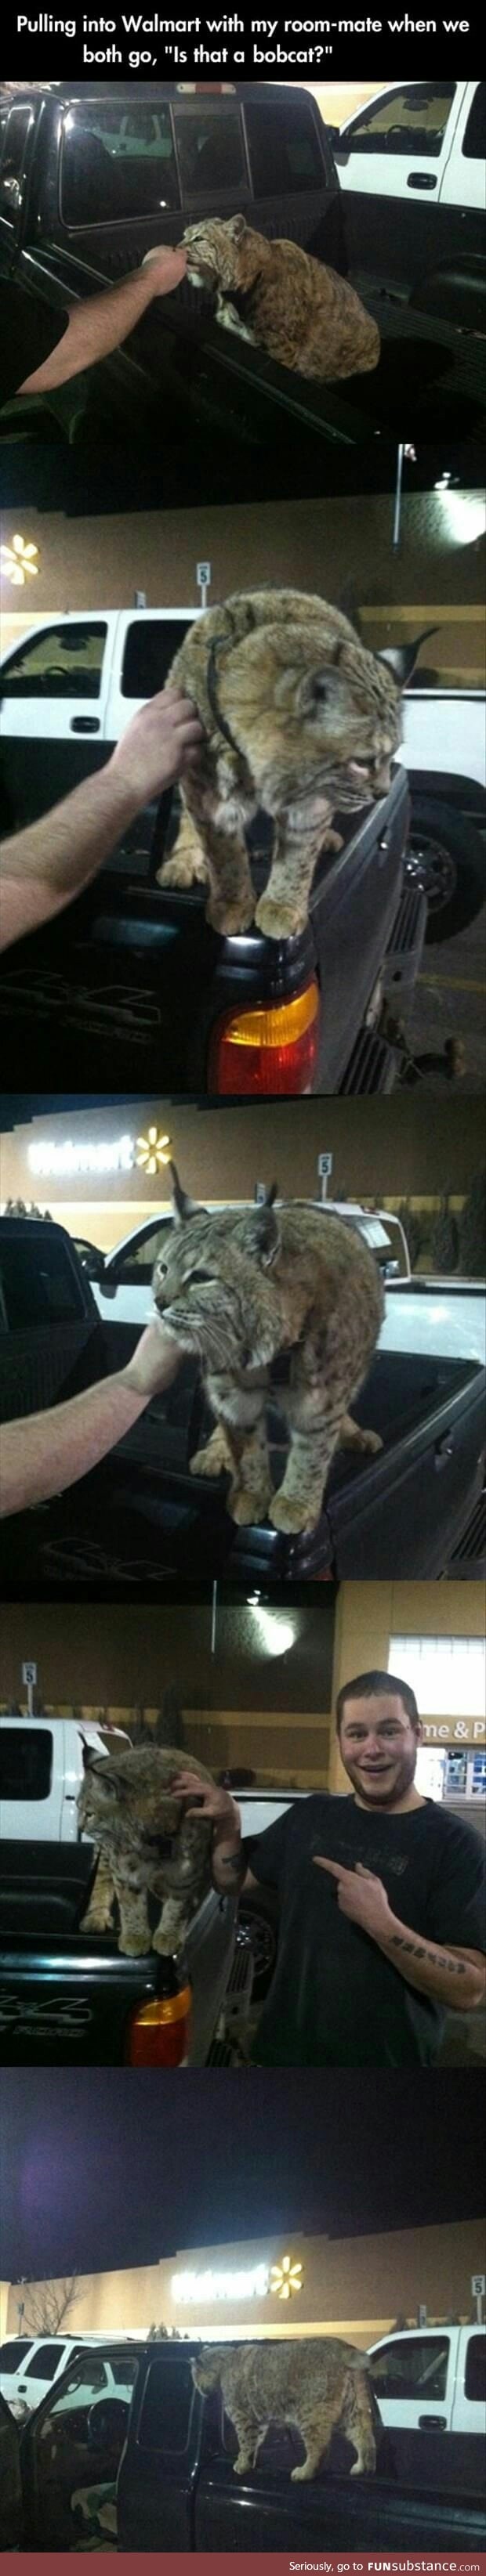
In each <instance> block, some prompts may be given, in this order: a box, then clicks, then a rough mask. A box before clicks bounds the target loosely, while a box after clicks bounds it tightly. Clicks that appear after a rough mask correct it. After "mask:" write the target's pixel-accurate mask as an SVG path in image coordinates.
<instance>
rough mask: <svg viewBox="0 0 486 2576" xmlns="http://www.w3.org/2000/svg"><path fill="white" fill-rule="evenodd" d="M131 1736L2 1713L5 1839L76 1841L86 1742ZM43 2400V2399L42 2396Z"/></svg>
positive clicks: (106, 1743)
mask: <svg viewBox="0 0 486 2576" xmlns="http://www.w3.org/2000/svg"><path fill="white" fill-rule="evenodd" d="M129 1742H130V1738H129V1736H128V1735H125V1734H124V1732H123V1729H122V1728H121V1727H110V1730H109V1737H108V1735H107V1734H103V1732H102V1729H101V1728H100V1727H99V1726H96V1725H93V1723H92V1721H91V1722H90V1723H89V1724H88V1723H86V1725H85V1723H84V1719H83V1721H82V1722H81V1720H80V1722H79V1725H78V1722H77V1720H76V1718H71V1717H53V1718H51V1717H29V1715H28V1712H27V1710H26V1711H25V1715H24V1716H23V1717H21V1716H19V1715H18V1713H17V1712H15V1713H13V1714H12V1715H10V1713H9V1711H8V1710H7V1711H6V1712H4V1713H3V1714H2V1715H1V1716H0V1838H1V1840H2V1842H21V1843H26V1842H29V1843H30V1842H40V1843H76V1842H77V1841H78V1834H79V1828H78V1811H77V1795H78V1789H80V1787H81V1782H82V1777H83V1744H89V1745H91V1746H92V1748H93V1749H94V1751H95V1752H96V1753H106V1754H107V1755H109V1750H110V1744H111V1743H112V1744H113V1747H114V1748H115V1747H116V1746H117V1745H118V1746H119V1748H120V1751H121V1749H122V1747H123V1745H124V1744H127V1745H128V1744H129ZM36 2403H37V2400H36Z"/></svg>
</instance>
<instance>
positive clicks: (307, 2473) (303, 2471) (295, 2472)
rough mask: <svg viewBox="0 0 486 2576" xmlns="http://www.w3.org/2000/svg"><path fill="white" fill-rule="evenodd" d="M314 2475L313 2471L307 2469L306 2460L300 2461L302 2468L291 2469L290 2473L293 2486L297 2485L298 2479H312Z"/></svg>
mask: <svg viewBox="0 0 486 2576" xmlns="http://www.w3.org/2000/svg"><path fill="white" fill-rule="evenodd" d="M314 2475H315V2471H314V2470H313V2469H310V2468H309V2466H308V2462H307V2460H303V2461H302V2467H301V2468H300V2469H291V2471H290V2476H291V2480H292V2483H293V2485H294V2486H296V2485H297V2480H298V2478H300V2479H302V2478H312V2477H313V2476H314Z"/></svg>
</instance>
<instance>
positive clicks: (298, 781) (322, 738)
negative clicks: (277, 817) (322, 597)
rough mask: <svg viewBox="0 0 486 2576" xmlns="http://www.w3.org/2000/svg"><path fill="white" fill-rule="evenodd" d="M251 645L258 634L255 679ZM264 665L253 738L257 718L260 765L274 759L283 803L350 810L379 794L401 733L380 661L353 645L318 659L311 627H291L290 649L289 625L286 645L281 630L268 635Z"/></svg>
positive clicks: (395, 695) (394, 696)
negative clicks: (321, 802) (265, 708)
mask: <svg viewBox="0 0 486 2576" xmlns="http://www.w3.org/2000/svg"><path fill="white" fill-rule="evenodd" d="M259 647H260V638H258V639H257V645H256V650H255V656H254V659H255V680H256V678H257V653H258V651H259ZM272 664H273V669H272V667H271V666H272ZM266 665H267V669H266V678H267V704H268V700H270V707H269V712H268V713H267V715H266V717H265V719H264V720H263V719H262V717H261V716H260V714H259V712H258V709H257V710H256V720H255V742H257V740H258V737H259V731H260V726H261V728H262V734H263V721H264V722H265V734H266V740H265V741H264V742H262V755H263V764H265V763H266V762H268V763H269V765H270V766H273V765H274V764H276V762H277V760H280V761H281V775H282V786H283V788H284V793H285V802H286V803H290V802H294V803H295V804H299V802H300V801H301V800H302V799H308V797H309V795H312V798H313V799H315V800H316V801H317V800H318V799H319V797H322V798H323V799H325V800H326V802H327V804H328V806H329V805H332V806H333V807H334V806H336V807H337V808H338V809H339V810H340V811H341V812H347V813H353V812H357V811H358V810H359V809H360V807H362V806H363V805H371V804H373V803H374V802H377V801H378V800H379V798H380V797H382V796H386V795H387V794H388V790H389V787H390V775H391V771H390V764H391V761H392V759H393V755H394V753H395V752H396V751H397V750H398V745H399V742H400V738H401V700H400V692H399V689H398V687H397V684H396V681H395V679H394V677H393V674H392V672H391V671H390V670H389V669H388V667H387V665H386V664H384V663H382V662H380V661H379V660H378V658H377V657H376V656H375V655H374V654H373V653H367V652H365V651H364V650H363V648H362V646H361V645H359V644H356V645H354V644H350V645H347V644H344V645H339V646H338V648H337V651H336V650H335V651H334V652H333V653H329V651H328V652H327V654H326V655H324V654H323V658H322V661H321V659H320V657H319V651H318V646H317V651H316V637H315V633H314V636H313V637H311V636H309V637H308V638H307V637H305V638H304V637H302V635H301V634H300V635H299V633H298V630H297V631H296V639H295V650H294V648H293V638H292V634H291V632H290V631H289V633H288V635H287V639H286V643H285V642H284V639H283V637H282V632H281V631H280V633H279V634H278V636H277V634H276V632H275V634H274V637H273V638H270V637H269V638H268V641H267V646H266ZM261 676H262V681H263V678H264V673H263V669H262V675H261ZM221 694H222V697H223V691H222V692H221ZM261 704H263V697H262V701H261ZM255 766H256V763H255Z"/></svg>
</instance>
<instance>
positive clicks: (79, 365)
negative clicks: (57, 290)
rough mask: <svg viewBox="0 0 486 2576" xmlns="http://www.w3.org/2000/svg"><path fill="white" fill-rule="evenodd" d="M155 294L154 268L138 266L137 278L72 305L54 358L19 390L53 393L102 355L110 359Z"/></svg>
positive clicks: (126, 279)
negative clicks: (152, 271) (55, 388)
mask: <svg viewBox="0 0 486 2576" xmlns="http://www.w3.org/2000/svg"><path fill="white" fill-rule="evenodd" d="M153 293H154V281H153V274H152V273H151V270H150V268H142V269H140V268H139V269H137V270H136V272H135V275H134V276H133V277H123V278H122V281H121V285H120V286H113V287H109V288H108V289H107V291H106V293H104V294H103V295H91V296H90V297H89V299H88V302H87V303H85V302H84V301H83V303H82V304H74V305H72V306H71V308H70V313H69V321H68V326H67V331H64V332H63V336H62V340H58V343H57V348H56V349H51V353H50V357H49V358H44V360H43V364H42V366H41V367H37V368H36V369H35V371H34V374H33V375H32V376H26V378H25V382H24V384H23V385H21V386H20V388H19V390H20V392H21V393H23V394H31V393H49V392H50V391H51V389H52V388H53V387H54V386H55V385H66V384H69V383H70V381H71V377H72V376H79V375H81V374H82V371H83V368H84V367H92V366H94V365H95V364H96V361H97V359H98V358H107V357H109V355H110V351H111V350H112V349H118V348H119V347H120V343H121V342H122V341H123V340H126V339H127V338H128V334H129V332H130V331H134V329H135V324H136V322H139V321H140V317H141V314H142V313H145V311H146V308H147V305H148V304H151V302H152V298H153Z"/></svg>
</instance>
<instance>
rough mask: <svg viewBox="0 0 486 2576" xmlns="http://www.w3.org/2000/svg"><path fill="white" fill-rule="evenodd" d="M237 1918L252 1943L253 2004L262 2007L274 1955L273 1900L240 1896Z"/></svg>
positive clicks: (271, 1971)
mask: <svg viewBox="0 0 486 2576" xmlns="http://www.w3.org/2000/svg"><path fill="white" fill-rule="evenodd" d="M239 1917H240V1923H243V1924H244V1927H245V1932H248V1934H249V1938H250V1941H251V1950H252V1958H253V1987H252V2002H253V2003H259V2004H262V2003H264V2001H265V1996H266V1995H267V1994H268V1990H269V1986H271V1982H272V1977H273V1971H274V1967H275V1960H276V1956H277V1917H276V1908H275V1907H274V1905H273V1902H272V1898H271V1897H269V1898H267V1897H265V1896H263V1895H262V1896H244V1897H242V1899H241V1904H240V1908H239Z"/></svg>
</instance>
